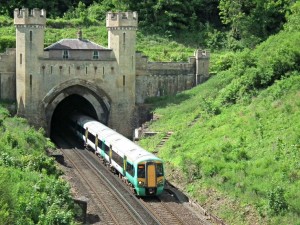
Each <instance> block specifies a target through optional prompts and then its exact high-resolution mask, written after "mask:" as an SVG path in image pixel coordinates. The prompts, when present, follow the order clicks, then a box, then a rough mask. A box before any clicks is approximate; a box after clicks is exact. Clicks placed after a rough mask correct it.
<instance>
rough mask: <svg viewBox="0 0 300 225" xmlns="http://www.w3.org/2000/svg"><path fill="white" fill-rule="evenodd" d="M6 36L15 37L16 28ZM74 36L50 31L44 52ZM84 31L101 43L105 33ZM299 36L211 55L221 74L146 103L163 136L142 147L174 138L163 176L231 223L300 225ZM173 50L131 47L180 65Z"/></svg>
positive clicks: (156, 43)
mask: <svg viewBox="0 0 300 225" xmlns="http://www.w3.org/2000/svg"><path fill="white" fill-rule="evenodd" d="M5 29H7V30H5ZM2 32H3V33H5V34H6V35H9V34H11V35H12V37H13V35H14V29H13V28H12V27H8V28H1V33H2ZM76 32H77V29H75V28H69V29H53V28H47V29H46V43H47V44H46V45H48V44H51V43H54V42H55V41H58V40H59V39H61V38H74V37H76ZM83 34H84V37H86V38H88V39H90V40H92V41H94V42H96V43H100V44H102V45H104V46H106V45H107V31H106V29H105V28H104V26H102V27H89V28H83ZM299 36H300V35H299V32H297V31H295V30H294V31H289V32H282V33H280V34H278V35H276V36H273V37H270V38H269V39H268V40H267V41H266V42H265V43H263V44H261V45H260V46H258V47H257V48H256V49H255V50H251V51H250V50H245V51H243V52H240V53H222V54H216V53H213V54H212V58H211V62H212V69H211V70H213V71H214V72H216V74H217V75H215V76H213V77H212V78H211V79H210V80H209V81H207V82H206V83H205V84H202V85H200V86H198V87H196V88H194V89H192V90H189V91H186V92H183V93H181V94H178V95H177V96H175V97H164V98H161V99H152V100H153V101H154V103H155V104H154V107H155V109H154V111H155V113H156V114H157V115H159V116H160V120H158V121H157V122H154V123H153V124H151V129H152V130H154V131H160V132H161V133H160V134H158V135H156V136H154V137H152V138H148V139H144V140H142V141H141V142H140V143H141V145H143V146H144V147H146V148H147V149H149V150H154V149H155V147H156V145H157V144H158V143H159V142H160V140H161V138H162V136H163V135H164V133H165V132H167V131H173V132H174V133H173V135H172V136H171V138H170V139H169V141H168V142H167V143H166V144H165V145H164V146H163V147H162V148H161V149H159V156H160V157H162V158H163V159H164V160H165V161H166V169H167V175H168V178H169V179H170V180H172V181H173V182H177V183H179V184H180V185H181V186H182V188H183V189H184V190H185V191H186V192H187V193H189V194H190V195H191V196H194V197H195V198H196V199H197V200H198V201H199V202H201V203H202V204H203V205H205V206H206V207H207V208H209V209H211V210H212V211H213V212H214V213H216V214H218V215H219V216H220V217H221V218H223V219H225V221H226V222H228V223H229V224H253V223H257V224H299V223H298V221H299V214H300V205H299V201H298V200H299V199H300V198H299V197H300V192H299V190H298V189H299V185H300V181H299V178H300V173H299V169H300V165H299V148H300V146H299V145H300V136H299V129H300V126H299V121H300V120H299V119H300V118H299V117H300V115H299V113H298V112H299V107H300V100H299V99H300V98H299V96H300V92H299V90H300V87H299V86H300V85H299V84H300V82H299V81H300V78H299V77H300V76H299V61H300V60H299V55H300V53H299V48H297V47H296V46H298V44H299V41H300V40H299ZM169 43H170V40H168V39H164V38H161V37H158V36H156V35H153V36H151V37H150V36H147V35H144V34H143V33H142V32H138V45H137V50H139V51H142V52H144V54H145V55H148V56H150V60H153V61H154V60H159V61H170V60H176V59H177V60H181V59H184V60H186V59H187V56H191V55H192V52H193V50H194V49H192V48H185V46H184V45H181V44H178V43H176V42H171V44H169ZM176 52H177V53H178V52H180V54H176ZM150 101H151V99H150ZM174 171H175V172H176V173H174ZM174 174H176V175H174Z"/></svg>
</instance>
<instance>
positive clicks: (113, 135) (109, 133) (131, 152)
mask: <svg viewBox="0 0 300 225" xmlns="http://www.w3.org/2000/svg"><path fill="white" fill-rule="evenodd" d="M76 120H77V121H78V122H80V124H82V125H83V127H84V128H88V130H89V131H90V132H91V133H92V134H94V135H95V136H96V134H97V135H98V138H99V139H100V140H101V141H103V140H105V143H106V144H109V145H112V146H113V149H114V150H115V151H116V150H117V151H118V153H121V154H122V155H126V157H127V159H128V160H130V161H132V162H135V161H143V160H148V159H150V158H151V159H153V160H160V159H159V158H158V157H157V156H155V155H154V154H152V153H150V152H148V151H146V150H145V149H143V148H142V147H140V146H138V145H137V144H135V143H134V142H132V141H130V140H129V139H127V138H126V137H124V136H123V135H121V134H119V133H118V132H116V131H114V130H112V129H111V128H109V127H107V126H105V125H104V124H102V123H100V122H98V121H96V120H94V119H92V118H90V117H88V116H77V119H76Z"/></svg>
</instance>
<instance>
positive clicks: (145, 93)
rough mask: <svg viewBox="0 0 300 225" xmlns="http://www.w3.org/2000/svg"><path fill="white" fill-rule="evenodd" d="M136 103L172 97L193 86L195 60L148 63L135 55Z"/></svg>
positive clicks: (140, 55)
mask: <svg viewBox="0 0 300 225" xmlns="http://www.w3.org/2000/svg"><path fill="white" fill-rule="evenodd" d="M136 71H137V72H136V103H138V104H140V103H144V102H145V99H146V98H148V97H154V96H164V95H174V94H176V93H178V92H181V91H184V90H187V89H190V88H192V87H194V86H195V77H196V59H195V57H190V58H189V61H188V62H148V58H147V57H145V56H143V55H142V54H141V53H137V55H136Z"/></svg>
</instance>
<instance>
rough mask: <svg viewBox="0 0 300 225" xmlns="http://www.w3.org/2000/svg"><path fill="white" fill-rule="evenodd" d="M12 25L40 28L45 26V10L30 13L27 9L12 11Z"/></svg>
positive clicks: (33, 10) (35, 10) (34, 10)
mask: <svg viewBox="0 0 300 225" xmlns="http://www.w3.org/2000/svg"><path fill="white" fill-rule="evenodd" d="M14 24H15V25H16V26H19V25H25V26H26V25H34V26H37V27H39V26H42V27H44V26H45V25H46V10H44V9H32V10H31V11H30V12H29V10H28V9H27V8H22V9H15V11H14Z"/></svg>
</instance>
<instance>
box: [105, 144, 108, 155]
mask: <svg viewBox="0 0 300 225" xmlns="http://www.w3.org/2000/svg"><path fill="white" fill-rule="evenodd" d="M104 152H105V154H106V155H109V147H108V146H107V145H105V146H104Z"/></svg>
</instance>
